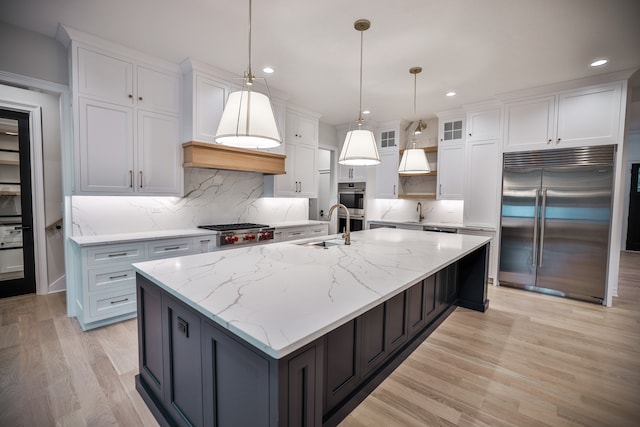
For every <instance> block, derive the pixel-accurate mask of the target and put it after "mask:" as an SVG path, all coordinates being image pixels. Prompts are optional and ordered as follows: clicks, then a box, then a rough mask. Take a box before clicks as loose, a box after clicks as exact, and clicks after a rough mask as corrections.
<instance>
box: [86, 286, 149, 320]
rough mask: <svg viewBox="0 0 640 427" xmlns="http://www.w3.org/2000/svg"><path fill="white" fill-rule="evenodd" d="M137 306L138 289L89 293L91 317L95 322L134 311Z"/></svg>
mask: <svg viewBox="0 0 640 427" xmlns="http://www.w3.org/2000/svg"><path fill="white" fill-rule="evenodd" d="M136 309H137V307H136V289H135V287H134V288H133V289H131V290H122V291H120V292H108V293H100V294H93V295H89V316H90V318H89V319H85V321H86V322H87V323H88V322H93V321H96V320H101V319H106V318H108V317H114V316H120V315H122V314H127V313H133V312H135V311H136Z"/></svg>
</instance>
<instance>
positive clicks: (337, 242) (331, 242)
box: [298, 239, 344, 249]
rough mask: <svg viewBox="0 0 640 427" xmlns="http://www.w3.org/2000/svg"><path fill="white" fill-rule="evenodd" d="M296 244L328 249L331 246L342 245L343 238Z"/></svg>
mask: <svg viewBox="0 0 640 427" xmlns="http://www.w3.org/2000/svg"><path fill="white" fill-rule="evenodd" d="M298 246H306V247H312V248H324V249H329V248H330V247H332V246H344V239H328V240H317V241H313V242H304V243H298Z"/></svg>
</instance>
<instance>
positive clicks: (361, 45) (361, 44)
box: [358, 31, 364, 127]
mask: <svg viewBox="0 0 640 427" xmlns="http://www.w3.org/2000/svg"><path fill="white" fill-rule="evenodd" d="M363 45H364V31H360V106H359V108H358V127H360V126H362V52H363Z"/></svg>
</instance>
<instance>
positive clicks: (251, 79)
mask: <svg viewBox="0 0 640 427" xmlns="http://www.w3.org/2000/svg"><path fill="white" fill-rule="evenodd" d="M251 3H252V1H251V0H249V69H248V70H247V84H248V85H249V86H251V85H252V84H253V73H252V72H251V9H252V8H251Z"/></svg>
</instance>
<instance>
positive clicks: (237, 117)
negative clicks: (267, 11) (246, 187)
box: [215, 0, 282, 148]
mask: <svg viewBox="0 0 640 427" xmlns="http://www.w3.org/2000/svg"><path fill="white" fill-rule="evenodd" d="M251 9H252V4H251V0H249V67H248V68H247V71H246V73H245V75H244V78H243V79H242V88H241V89H240V90H237V91H235V92H232V93H231V94H230V95H229V98H228V99H227V104H226V105H225V108H224V111H223V112H222V118H221V119H220V124H219V125H218V131H217V132H216V137H215V141H216V142H217V143H218V144H221V145H228V146H231V147H239V148H272V147H277V146H278V145H280V144H282V138H281V137H280V132H279V131H278V125H277V123H276V119H275V115H274V113H273V107H272V106H271V99H270V98H271V97H270V96H269V95H267V94H268V93H269V86H267V84H266V83H267V82H266V80H265V79H261V80H264V84H265V87H266V89H267V94H264V93H260V92H258V91H256V90H255V88H254V82H255V80H256V77H255V76H254V75H253V72H252V71H251V15H252V13H251V12H252V10H251Z"/></svg>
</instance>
